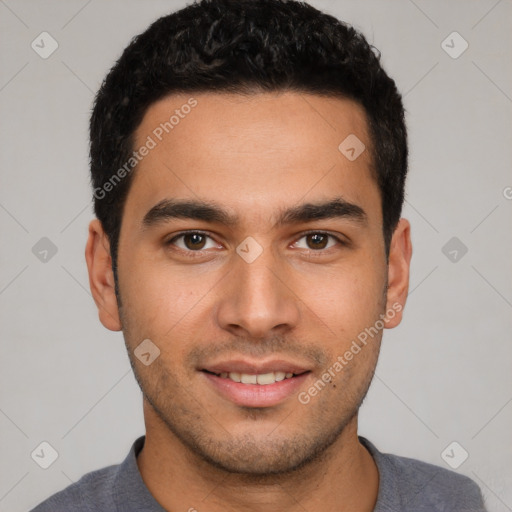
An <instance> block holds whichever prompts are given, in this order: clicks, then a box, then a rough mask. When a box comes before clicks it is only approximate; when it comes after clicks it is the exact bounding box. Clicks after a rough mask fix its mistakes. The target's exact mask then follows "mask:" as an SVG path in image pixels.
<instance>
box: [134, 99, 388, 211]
mask: <svg viewBox="0 0 512 512" xmlns="http://www.w3.org/2000/svg"><path fill="white" fill-rule="evenodd" d="M347 141H348V142H347ZM134 146H135V147H134V149H135V150H138V149H140V148H142V147H144V146H147V147H151V149H150V150H149V151H144V153H145V156H144V157H143V158H141V159H140V161H139V163H138V164H137V167H136V170H135V176H134V179H133V182H132V186H131V190H130V193H129V195H128V201H127V210H128V202H130V201H132V200H134V199H136V200H137V201H136V204H137V205H139V206H141V207H142V206H144V207H145V208H149V207H151V206H153V205H154V204H156V203H158V202H159V201H161V200H163V199H166V198H168V197H179V198H188V199H199V198H201V199H212V198H215V200H216V202H217V203H223V204H225V205H227V206H228V207H230V208H233V210H236V209H246V210H248V209H252V212H253V214H254V215H256V214H257V213H258V212H262V213H263V210H264V207H268V208H269V209H270V208H273V207H279V208H282V206H283V203H284V202H285V203H287V204H288V203H289V204H293V203H297V202H298V201H300V200H301V199H302V200H314V199H318V198H322V199H324V198H329V197H331V196H340V195H341V196H344V197H346V198H347V199H348V200H351V201H352V202H356V203H357V202H359V203H361V202H368V200H371V202H375V200H377V201H378V202H379V203H380V201H379V194H378V189H377V187H376V183H375V180H374V179H373V173H372V172H371V163H372V162H371V157H370V151H369V149H370V139H369V136H368V128H367V122H366V115H365V112H364V109H363V108H362V107H361V106H359V105H358V104H357V103H355V102H353V101H351V100H348V99H341V98H332V97H323V96H317V95H312V94H305V93H298V92H282V93H261V94H254V95H250V96H242V95H237V94H219V93H201V94H179V95H178V94H173V95H171V96H168V97H166V98H164V99H162V100H160V101H158V102H156V103H154V104H153V105H151V106H150V108H149V109H148V110H147V112H146V114H145V116H144V118H143V120H142V122H141V124H140V126H139V127H138V129H137V131H136V134H135V145H134ZM364 148H366V149H364ZM347 150H348V153H347ZM352 150H354V151H352ZM361 150H362V153H361V154H360V155H359V156H358V157H357V158H355V159H354V158H353V156H354V153H355V152H357V153H359V152H360V151H361ZM357 153H356V156H357ZM141 213H142V212H141Z"/></svg>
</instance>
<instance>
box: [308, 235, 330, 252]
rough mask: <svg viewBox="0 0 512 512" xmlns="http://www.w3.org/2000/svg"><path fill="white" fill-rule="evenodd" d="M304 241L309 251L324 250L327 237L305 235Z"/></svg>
mask: <svg viewBox="0 0 512 512" xmlns="http://www.w3.org/2000/svg"><path fill="white" fill-rule="evenodd" d="M306 240H307V243H308V247H309V248H310V249H325V247H326V246H327V242H328V241H329V236H328V235H324V234H322V233H313V234H311V235H306Z"/></svg>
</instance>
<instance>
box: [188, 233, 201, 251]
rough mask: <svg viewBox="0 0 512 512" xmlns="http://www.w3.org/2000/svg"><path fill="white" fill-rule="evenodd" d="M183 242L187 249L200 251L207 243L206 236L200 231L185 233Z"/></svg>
mask: <svg viewBox="0 0 512 512" xmlns="http://www.w3.org/2000/svg"><path fill="white" fill-rule="evenodd" d="M183 242H184V244H185V247H186V248H187V249H190V250H191V251H193V250H196V251H200V250H201V249H203V248H204V246H205V244H206V237H205V236H204V235H200V234H199V233H190V234H188V235H183Z"/></svg>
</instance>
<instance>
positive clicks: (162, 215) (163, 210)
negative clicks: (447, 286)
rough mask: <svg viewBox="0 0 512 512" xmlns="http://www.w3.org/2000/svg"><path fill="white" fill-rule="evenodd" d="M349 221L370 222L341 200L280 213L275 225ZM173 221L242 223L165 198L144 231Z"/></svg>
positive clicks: (200, 204)
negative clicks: (333, 220)
mask: <svg viewBox="0 0 512 512" xmlns="http://www.w3.org/2000/svg"><path fill="white" fill-rule="evenodd" d="M335 218H338V219H348V220H351V221H355V222H358V223H361V224H365V223H366V222H367V215H366V212H365V211H364V210H363V208H361V207H360V206H359V205H357V204H354V203H350V202H348V201H346V200H345V199H343V198H341V197H336V198H334V199H331V200H328V201H323V202H315V203H304V204H301V205H298V206H294V207H292V208H288V209H286V210H284V211H282V212H281V214H280V215H279V217H278V219H277V222H276V223H275V225H274V226H273V227H274V228H275V227H279V226H285V225H290V224H299V223H305V222H314V221H316V220H323V219H335ZM172 219H193V220H201V221H205V222H210V223H217V224H223V225H225V226H228V227H232V226H235V225H236V224H238V223H239V217H238V216H237V215H233V214H232V213H230V212H228V211H227V210H225V209H224V208H222V207H221V206H219V205H217V204H215V203H212V202H207V201H196V200H176V199H164V200H162V201H160V202H159V203H157V204H156V205H155V206H153V207H152V208H151V209H150V210H149V211H148V212H147V213H146V214H145V215H144V218H143V220H142V227H143V228H144V229H147V228H150V227H152V226H154V225H157V224H160V223H163V222H166V221H168V220H172Z"/></svg>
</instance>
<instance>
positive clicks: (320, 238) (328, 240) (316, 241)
mask: <svg viewBox="0 0 512 512" xmlns="http://www.w3.org/2000/svg"><path fill="white" fill-rule="evenodd" d="M294 245H295V247H298V248H299V249H308V250H312V251H321V250H323V249H330V248H331V247H333V246H335V245H344V244H343V242H342V241H341V240H340V239H339V238H338V237H336V236H334V235H331V234H329V233H323V232H320V231H315V232H312V233H306V234H304V235H303V236H302V237H301V238H299V240H297V242H295V244H294Z"/></svg>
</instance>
